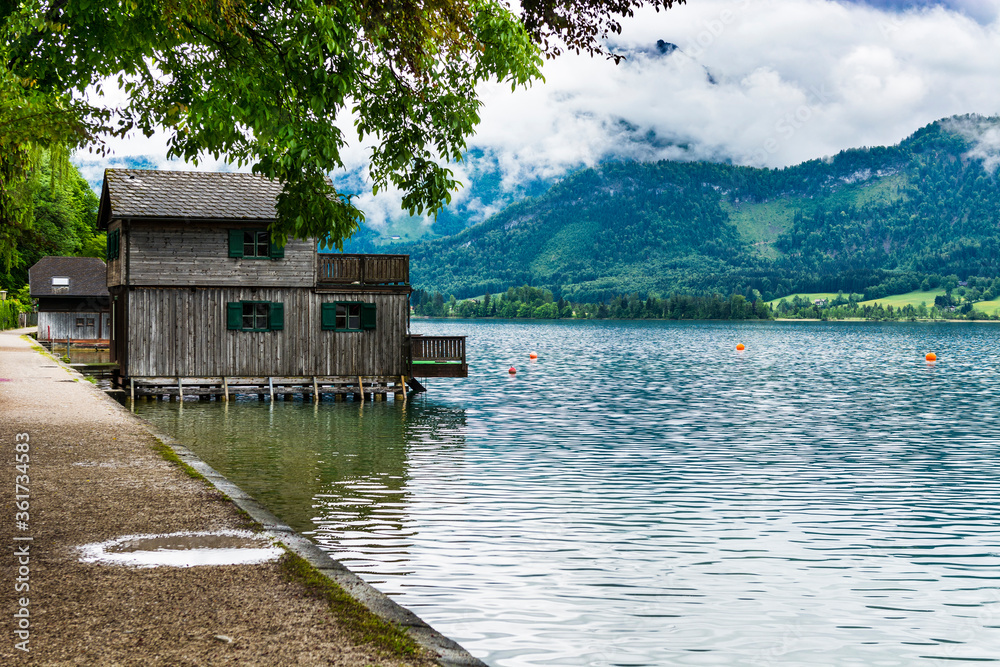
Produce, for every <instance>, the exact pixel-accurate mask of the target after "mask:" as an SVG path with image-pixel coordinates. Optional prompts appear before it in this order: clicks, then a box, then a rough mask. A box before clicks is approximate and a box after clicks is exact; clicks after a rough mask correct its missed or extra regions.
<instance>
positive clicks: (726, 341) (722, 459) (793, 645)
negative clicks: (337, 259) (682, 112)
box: [140, 322, 1000, 667]
mask: <svg viewBox="0 0 1000 667" xmlns="http://www.w3.org/2000/svg"><path fill="white" fill-rule="evenodd" d="M414 327H415V328H417V329H418V330H419V331H420V332H421V333H427V334H433V333H443V334H454V333H468V334H469V339H468V347H469V350H470V356H471V357H472V358H471V363H470V369H471V370H470V377H469V378H468V379H466V380H437V379H431V380H429V381H428V384H429V389H430V391H429V393H427V394H425V395H422V396H420V397H419V398H417V399H415V400H411V401H409V402H408V403H407V404H406V405H405V406H403V405H402V404H401V403H400V404H396V403H383V404H369V405H366V406H364V408H363V409H360V406H358V405H356V404H351V403H329V404H327V403H324V404H323V405H320V406H318V407H316V406H313V405H310V404H303V403H300V402H289V403H280V402H279V403H277V404H275V405H274V406H271V405H267V404H259V403H257V402H255V401H254V402H246V403H237V404H234V405H229V406H220V405H219V404H204V403H200V404H199V403H186V404H183V405H178V404H176V403H159V404H156V403H154V404H149V405H145V404H144V405H142V406H140V408H141V409H142V412H143V416H144V417H147V418H148V419H150V420H152V421H154V422H155V423H157V424H158V425H159V426H160V427H161V428H164V429H165V430H168V431H169V432H171V433H172V434H173V435H174V436H175V437H177V438H178V439H179V440H181V441H182V442H185V443H188V444H189V445H190V446H191V447H192V448H193V449H194V450H195V451H197V452H198V453H199V455H200V456H202V457H203V458H205V459H206V460H207V461H208V462H209V463H210V464H211V465H213V466H214V467H216V468H218V469H219V470H220V471H222V472H223V473H224V474H225V475H227V476H228V477H230V478H231V479H233V480H234V481H235V482H236V483H237V484H239V485H241V486H243V487H244V488H245V489H246V490H247V491H248V492H250V493H251V494H253V495H255V496H256V497H258V498H260V499H261V500H262V501H263V502H264V503H265V504H268V505H269V506H270V507H271V508H272V509H274V510H275V511H277V513H278V514H279V515H281V516H282V517H283V518H284V519H285V520H287V521H288V522H289V523H291V525H293V526H294V527H295V528H297V529H299V530H302V531H304V532H307V533H308V534H310V535H311V536H312V537H313V539H315V540H316V541H317V542H319V543H320V544H321V545H322V546H323V547H324V548H326V549H328V550H329V551H331V553H332V554H333V555H334V556H335V557H337V558H340V559H341V560H343V561H344V562H345V563H347V564H348V565H349V566H350V567H351V568H353V569H355V570H356V571H358V572H359V573H361V574H362V576H364V577H365V578H366V579H368V580H369V581H371V582H373V583H374V584H375V585H377V586H378V587H379V588H381V589H382V590H384V591H386V592H387V593H389V594H391V595H394V596H396V597H397V598H398V599H399V600H400V602H401V603H402V604H404V605H406V606H408V607H410V608H412V609H413V610H414V611H416V612H417V613H418V614H419V615H421V616H422V617H424V618H425V619H426V620H428V621H429V622H430V623H432V624H433V625H434V626H435V627H437V628H438V629H440V630H441V631H443V632H444V633H445V634H448V635H449V636H452V637H454V638H455V639H456V640H458V641H459V642H460V643H462V644H463V645H465V646H466V647H467V648H469V649H470V650H471V651H472V652H473V653H474V654H476V655H478V656H481V657H483V658H484V659H485V660H486V661H487V662H488V663H490V664H491V665H498V666H500V665H502V666H504V667H515V666H518V667H519V666H526V665H533V666H536V665H537V666H540V665H600V666H609V667H610V666H613V665H622V666H624V665H727V666H729V665H754V666H761V665H804V664H819V665H838V666H839V665H844V666H847V665H864V666H869V665H927V666H928V667H930V666H933V665H947V664H954V663H955V662H969V661H997V659H998V658H1000V531H998V528H1000V519H998V517H997V514H996V502H997V499H998V497H1000V496H998V492H1000V475H998V472H1000V470H998V467H1000V466H998V459H997V450H998V445H1000V443H998V440H997V437H996V433H997V426H998V424H1000V392H997V391H996V387H997V386H998V380H1000V370H998V369H1000V367H998V365H997V363H996V362H997V358H996V351H995V350H996V348H997V344H996V343H997V337H998V336H997V333H998V332H1000V330H997V329H995V328H994V327H993V326H990V325H961V324H959V325H902V324H897V325H876V324H856V323H854V324H844V323H837V324H832V323H831V324H825V323H813V324H806V323H800V324H793V325H789V324H782V323H770V324H755V325H750V324H746V325H742V324H720V323H595V322H583V323H495V322H457V323H456V322H440V323H427V322H419V323H415V324H414ZM737 342H743V343H745V344H746V346H747V350H746V352H744V353H737V352H736V351H735V349H734V348H735V344H736V343H737ZM530 350H534V351H537V352H538V353H539V359H538V360H536V361H529V360H528V359H527V353H528V351H530ZM930 350H933V351H935V352H936V353H937V355H938V359H939V361H938V362H937V363H933V364H928V363H927V362H925V361H924V359H923V356H924V353H925V352H927V351H930ZM510 365H515V366H517V368H518V374H517V375H516V376H513V377H511V376H509V375H508V374H507V373H506V369H507V367H508V366H510Z"/></svg>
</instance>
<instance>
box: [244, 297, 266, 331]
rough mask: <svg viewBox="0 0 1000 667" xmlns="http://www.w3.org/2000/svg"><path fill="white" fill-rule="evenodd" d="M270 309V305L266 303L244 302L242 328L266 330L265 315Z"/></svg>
mask: <svg viewBox="0 0 1000 667" xmlns="http://www.w3.org/2000/svg"><path fill="white" fill-rule="evenodd" d="M270 310H271V309H270V305H269V304H266V303H244V304H243V330H244V331H267V316H268V315H269V314H270Z"/></svg>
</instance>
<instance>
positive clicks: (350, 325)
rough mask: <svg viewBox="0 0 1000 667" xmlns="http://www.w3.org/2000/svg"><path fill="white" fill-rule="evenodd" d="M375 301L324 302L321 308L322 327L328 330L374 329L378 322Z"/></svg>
mask: <svg viewBox="0 0 1000 667" xmlns="http://www.w3.org/2000/svg"><path fill="white" fill-rule="evenodd" d="M375 308H376V307H375V304H374V303H359V302H350V301H347V302H336V303H324V304H323V306H322V309H321V328H322V329H324V330H326V331H365V330H367V329H374V328H375V323H376V317H375V312H376V310H375Z"/></svg>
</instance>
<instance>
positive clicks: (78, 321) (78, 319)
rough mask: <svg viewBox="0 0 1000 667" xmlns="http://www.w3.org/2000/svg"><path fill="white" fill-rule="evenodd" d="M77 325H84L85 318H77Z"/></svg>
mask: <svg viewBox="0 0 1000 667" xmlns="http://www.w3.org/2000/svg"><path fill="white" fill-rule="evenodd" d="M76 326H78V327H82V326H83V318H82V317H78V318H76Z"/></svg>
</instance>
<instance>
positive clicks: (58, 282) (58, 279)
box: [52, 276, 69, 287]
mask: <svg viewBox="0 0 1000 667" xmlns="http://www.w3.org/2000/svg"><path fill="white" fill-rule="evenodd" d="M52 286H53V287H69V278H66V277H64V276H52Z"/></svg>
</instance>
